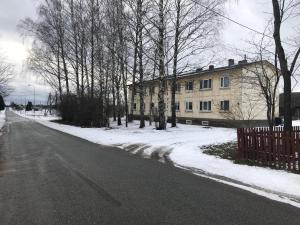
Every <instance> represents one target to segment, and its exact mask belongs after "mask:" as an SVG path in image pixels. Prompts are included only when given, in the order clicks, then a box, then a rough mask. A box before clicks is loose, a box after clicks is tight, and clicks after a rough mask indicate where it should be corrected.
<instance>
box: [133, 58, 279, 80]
mask: <svg viewBox="0 0 300 225" xmlns="http://www.w3.org/2000/svg"><path fill="white" fill-rule="evenodd" d="M260 62H261V61H254V62H247V60H242V61H239V62H238V63H237V64H232V65H228V66H222V67H216V68H215V67H213V68H211V66H212V65H211V66H209V67H210V68H209V69H205V70H202V69H196V70H194V71H190V72H183V73H179V74H177V78H183V77H190V76H199V75H206V74H210V73H215V72H222V71H228V70H234V69H242V68H243V67H246V66H250V65H254V64H257V63H260ZM263 62H264V63H266V64H268V65H269V66H271V67H275V66H274V65H273V64H272V63H270V62H269V61H267V60H263ZM172 77H173V76H172V75H168V76H166V79H172ZM157 80H158V78H156V79H154V80H145V82H151V81H157ZM129 86H131V84H130V85H129Z"/></svg>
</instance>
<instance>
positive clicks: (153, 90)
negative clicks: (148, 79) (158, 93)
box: [149, 86, 155, 94]
mask: <svg viewBox="0 0 300 225" xmlns="http://www.w3.org/2000/svg"><path fill="white" fill-rule="evenodd" d="M154 93H155V87H153V86H150V87H149V94H154Z"/></svg>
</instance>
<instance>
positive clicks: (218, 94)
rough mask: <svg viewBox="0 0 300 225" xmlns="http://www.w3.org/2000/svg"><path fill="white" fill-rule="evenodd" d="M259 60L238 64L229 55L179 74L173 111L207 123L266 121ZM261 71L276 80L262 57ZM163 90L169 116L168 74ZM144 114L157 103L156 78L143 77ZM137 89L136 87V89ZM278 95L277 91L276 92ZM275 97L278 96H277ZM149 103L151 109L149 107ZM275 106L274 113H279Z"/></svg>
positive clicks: (192, 121) (181, 118) (182, 118)
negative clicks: (219, 61) (219, 63)
mask: <svg viewBox="0 0 300 225" xmlns="http://www.w3.org/2000/svg"><path fill="white" fill-rule="evenodd" d="M261 63H262V62H252V63H248V62H247V61H246V60H243V61H239V62H238V63H237V64H235V63H234V60H232V59H230V60H229V62H228V66H226V67H219V68H214V66H212V65H211V66H209V69H207V70H202V69H198V70H196V71H194V72H189V73H184V74H180V75H178V79H177V91H176V111H177V112H176V114H177V120H178V122H180V123H187V124H201V125H210V126H225V127H240V126H254V125H255V126H257V125H266V123H267V107H266V101H265V99H264V97H263V95H262V91H261V88H260V87H259V85H258V82H257V80H258V78H257V76H258V75H257V71H259V70H260V69H261V68H262V67H261ZM263 65H264V67H263V68H264V72H267V73H268V74H270V77H271V81H272V82H275V81H274V79H273V76H274V69H275V68H274V66H273V65H272V64H271V63H269V62H267V61H263ZM166 79H167V88H166V92H165V104H166V113H165V114H166V116H167V117H168V119H170V117H171V77H167V78H166ZM144 86H145V89H144V93H145V101H144V102H145V116H146V117H147V118H148V117H149V116H150V115H151V114H153V113H154V114H155V111H157V106H158V91H159V88H158V81H157V80H154V81H146V82H145V84H144ZM131 87H132V86H131V85H130V86H129V98H128V99H129V107H130V106H131V103H130V100H131V89H132V88H131ZM137 92H138V91H137ZM277 95H278V91H277V94H276V96H277ZM277 99H278V97H277ZM133 105H134V116H135V118H138V117H139V114H140V112H139V109H140V106H139V94H138V93H136V94H135V98H134V104H133ZM151 105H152V107H153V108H152V110H151ZM277 109H278V107H277V106H276V113H275V114H276V115H275V116H278V110H277Z"/></svg>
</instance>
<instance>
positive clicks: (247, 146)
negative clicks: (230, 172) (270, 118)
mask: <svg viewBox="0 0 300 225" xmlns="http://www.w3.org/2000/svg"><path fill="white" fill-rule="evenodd" d="M237 135H238V152H237V159H238V160H246V161H248V162H249V163H252V164H257V165H262V166H268V167H273V168H277V169H285V170H289V171H292V172H296V173H300V127H294V128H293V132H291V133H287V132H284V131H283V128H282V127H274V129H273V131H270V129H269V128H238V130H237Z"/></svg>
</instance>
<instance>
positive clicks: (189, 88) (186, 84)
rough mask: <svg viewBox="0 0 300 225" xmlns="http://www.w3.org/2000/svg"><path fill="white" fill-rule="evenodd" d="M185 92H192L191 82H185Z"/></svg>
mask: <svg viewBox="0 0 300 225" xmlns="http://www.w3.org/2000/svg"><path fill="white" fill-rule="evenodd" d="M185 90H186V91H192V90H193V81H187V82H186V83H185Z"/></svg>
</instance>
